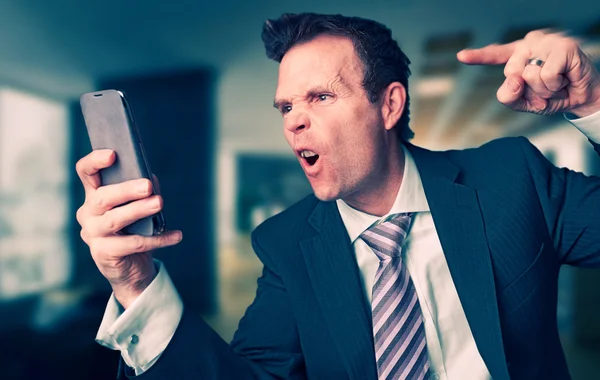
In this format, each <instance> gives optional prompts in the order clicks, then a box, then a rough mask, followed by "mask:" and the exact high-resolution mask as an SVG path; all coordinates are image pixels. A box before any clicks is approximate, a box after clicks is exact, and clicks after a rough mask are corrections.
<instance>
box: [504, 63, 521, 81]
mask: <svg viewBox="0 0 600 380" xmlns="http://www.w3.org/2000/svg"><path fill="white" fill-rule="evenodd" d="M518 75H521V70H519V68H518V67H517V66H516V65H514V64H512V63H508V64H507V65H506V66H504V76H505V77H507V78H508V77H511V76H518Z"/></svg>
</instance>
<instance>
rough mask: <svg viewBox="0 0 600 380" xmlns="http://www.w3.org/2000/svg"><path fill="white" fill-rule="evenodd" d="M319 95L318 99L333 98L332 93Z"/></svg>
mask: <svg viewBox="0 0 600 380" xmlns="http://www.w3.org/2000/svg"><path fill="white" fill-rule="evenodd" d="M317 97H318V99H319V100H320V101H322V102H324V101H326V100H329V99H330V98H331V95H329V94H319V95H318V96H317Z"/></svg>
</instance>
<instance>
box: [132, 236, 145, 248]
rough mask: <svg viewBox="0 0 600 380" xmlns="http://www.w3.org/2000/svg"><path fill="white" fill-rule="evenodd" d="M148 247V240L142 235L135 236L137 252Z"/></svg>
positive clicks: (134, 242) (134, 246)
mask: <svg viewBox="0 0 600 380" xmlns="http://www.w3.org/2000/svg"><path fill="white" fill-rule="evenodd" d="M146 247H147V244H146V240H145V239H144V238H143V237H142V236H139V235H137V236H135V237H134V238H133V249H134V250H135V251H136V252H144V251H145V250H146Z"/></svg>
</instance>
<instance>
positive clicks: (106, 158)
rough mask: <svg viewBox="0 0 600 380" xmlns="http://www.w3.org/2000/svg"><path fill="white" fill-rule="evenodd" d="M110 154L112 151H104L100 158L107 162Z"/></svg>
mask: <svg viewBox="0 0 600 380" xmlns="http://www.w3.org/2000/svg"><path fill="white" fill-rule="evenodd" d="M112 152H113V151H112V150H110V149H106V150H104V151H102V158H104V159H105V160H108V158H109V157H110V155H111V154H112Z"/></svg>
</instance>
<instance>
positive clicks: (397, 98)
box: [381, 82, 406, 131]
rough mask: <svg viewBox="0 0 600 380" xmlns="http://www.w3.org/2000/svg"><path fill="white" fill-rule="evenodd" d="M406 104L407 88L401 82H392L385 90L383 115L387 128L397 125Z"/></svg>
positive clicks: (382, 102)
mask: <svg viewBox="0 0 600 380" xmlns="http://www.w3.org/2000/svg"><path fill="white" fill-rule="evenodd" d="M405 104H406V89H405V88H404V86H403V85H402V83H400V82H392V83H390V84H389V85H388V86H387V88H386V89H385V90H384V91H383V96H382V98H381V116H382V117H383V123H384V126H385V129H386V130H388V131H389V130H390V129H392V128H394V127H395V126H396V124H397V123H398V120H400V117H401V116H402V112H403V111H404V105H405Z"/></svg>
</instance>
